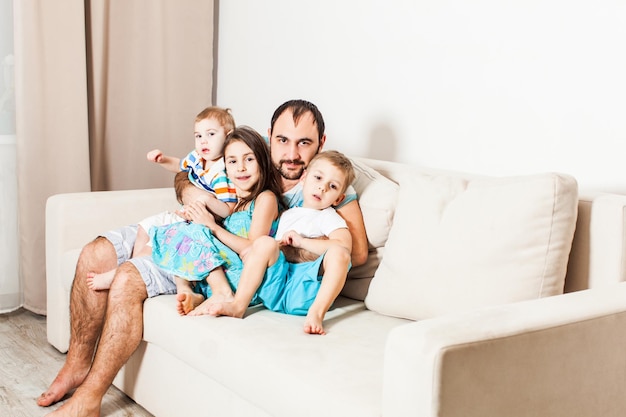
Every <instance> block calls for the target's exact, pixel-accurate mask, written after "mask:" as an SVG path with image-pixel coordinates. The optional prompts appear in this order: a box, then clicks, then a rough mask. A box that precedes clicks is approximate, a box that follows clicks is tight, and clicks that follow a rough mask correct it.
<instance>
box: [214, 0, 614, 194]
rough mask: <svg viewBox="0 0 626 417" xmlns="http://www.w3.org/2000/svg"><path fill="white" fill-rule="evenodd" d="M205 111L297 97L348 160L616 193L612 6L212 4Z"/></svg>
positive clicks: (259, 120)
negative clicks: (560, 180)
mask: <svg viewBox="0 0 626 417" xmlns="http://www.w3.org/2000/svg"><path fill="white" fill-rule="evenodd" d="M219 7H220V13H219V50H218V63H217V65H218V67H217V104H219V105H223V106H229V107H231V108H232V109H233V111H234V115H235V117H236V120H237V122H238V123H241V124H248V125H251V126H253V127H255V128H257V129H258V130H260V131H262V132H263V133H265V132H266V129H267V127H268V126H269V119H270V116H271V114H272V112H273V110H274V109H275V107H276V106H278V105H279V104H281V103H282V102H283V101H285V100H287V99H290V98H306V99H309V100H311V101H313V102H314V103H316V104H317V105H318V106H319V108H320V110H321V111H322V112H323V114H324V116H325V119H326V123H327V133H328V136H329V139H328V140H329V141H328V142H327V148H329V149H330V148H335V149H339V150H341V151H344V152H346V153H349V154H351V155H358V156H366V157H372V158H379V159H387V160H395V161H401V162H411V163H414V164H419V165H428V166H433V167H438V168H452V169H456V170H462V171H471V172H478V173H485V174H493V175H509V174H511V175H512V174H524V173H533V172H540V171H562V172H567V173H570V174H573V175H574V176H576V178H577V179H578V181H579V183H580V185H581V188H592V187H593V188H599V189H603V190H607V191H614V192H623V193H626V168H624V167H625V166H626V164H625V163H624V162H623V161H626V2H624V1H623V0H596V1H580V0H574V1H571V0H541V1H539V0H524V1H522V0H516V1H512V2H502V1H499V0H477V1H472V2H466V1H462V0H438V1H434V0H430V1H426V0H423V1H417V0H390V1H386V2H383V1H361V2H341V1H334V0H317V1H314V2H313V1H311V2H305V1H293V0H264V1H255V0H228V1H221V2H220V6H219Z"/></svg>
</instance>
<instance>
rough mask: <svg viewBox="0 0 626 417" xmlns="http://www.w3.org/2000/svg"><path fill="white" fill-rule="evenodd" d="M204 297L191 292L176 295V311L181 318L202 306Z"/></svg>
mask: <svg viewBox="0 0 626 417" xmlns="http://www.w3.org/2000/svg"><path fill="white" fill-rule="evenodd" d="M203 301H204V297H203V296H202V295H201V294H197V293H195V292H191V291H185V292H180V293H178V294H176V311H178V314H180V315H181V316H185V315H187V314H189V313H191V312H192V311H193V310H194V309H195V308H196V307H198V306H199V305H201V304H202V302H203Z"/></svg>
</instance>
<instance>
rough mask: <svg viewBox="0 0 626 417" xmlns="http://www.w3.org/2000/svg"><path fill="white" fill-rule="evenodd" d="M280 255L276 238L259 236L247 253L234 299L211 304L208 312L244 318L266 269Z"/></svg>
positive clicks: (214, 314)
mask: <svg viewBox="0 0 626 417" xmlns="http://www.w3.org/2000/svg"><path fill="white" fill-rule="evenodd" d="M278 255H279V247H278V243H277V242H276V240H274V238H272V237H269V236H262V237H259V238H257V239H256V240H255V241H254V242H253V243H252V246H251V248H250V252H249V253H248V254H247V255H246V261H245V262H244V265H243V271H242V272H241V278H240V279H239V286H238V287H237V290H236V291H235V297H234V299H233V301H232V302H225V303H213V304H211V305H210V306H208V307H209V308H208V314H210V315H212V316H230V317H236V318H242V317H243V315H244V314H245V312H246V310H247V308H248V306H249V305H250V301H252V298H253V297H254V294H255V293H256V291H257V290H258V289H259V286H260V285H261V283H262V282H263V277H264V276H265V271H266V270H267V268H268V267H269V266H270V265H273V264H274V263H275V262H276V261H277V260H278Z"/></svg>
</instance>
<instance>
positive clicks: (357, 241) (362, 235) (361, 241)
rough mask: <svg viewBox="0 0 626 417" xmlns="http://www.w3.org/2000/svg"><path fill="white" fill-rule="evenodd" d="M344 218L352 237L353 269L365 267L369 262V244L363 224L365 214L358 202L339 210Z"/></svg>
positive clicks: (352, 202) (348, 204) (355, 201)
mask: <svg viewBox="0 0 626 417" xmlns="http://www.w3.org/2000/svg"><path fill="white" fill-rule="evenodd" d="M337 213H339V214H340V215H341V217H343V219H344V220H345V222H346V224H347V225H348V230H350V235H351V236H352V267H355V266H359V265H363V264H364V263H365V261H367V253H368V243H367V234H366V232H365V223H364V222H363V213H361V207H360V206H359V202H358V201H357V200H354V201H351V202H349V203H347V204H346V205H345V206H342V207H341V208H338V209H337Z"/></svg>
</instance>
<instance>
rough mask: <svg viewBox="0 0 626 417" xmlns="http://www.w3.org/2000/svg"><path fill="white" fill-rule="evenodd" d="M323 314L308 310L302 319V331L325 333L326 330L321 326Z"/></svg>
mask: <svg viewBox="0 0 626 417" xmlns="http://www.w3.org/2000/svg"><path fill="white" fill-rule="evenodd" d="M322 322H323V316H319V315H317V314H314V313H313V312H311V310H309V313H308V314H307V315H306V318H305V319H304V328H303V329H304V332H305V333H308V334H320V335H325V334H326V331H325V330H324V327H323V326H322Z"/></svg>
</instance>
